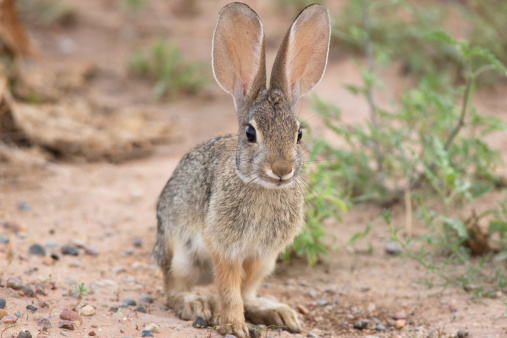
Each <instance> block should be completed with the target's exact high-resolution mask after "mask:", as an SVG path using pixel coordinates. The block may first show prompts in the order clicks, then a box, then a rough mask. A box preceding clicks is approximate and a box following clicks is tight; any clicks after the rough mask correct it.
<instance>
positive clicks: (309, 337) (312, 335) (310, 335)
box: [306, 332, 318, 338]
mask: <svg viewBox="0 0 507 338" xmlns="http://www.w3.org/2000/svg"><path fill="white" fill-rule="evenodd" d="M306 337H307V338H318V337H317V336H316V335H314V334H313V333H311V332H308V334H307V335H306Z"/></svg>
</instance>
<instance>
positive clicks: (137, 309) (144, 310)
mask: <svg viewBox="0 0 507 338" xmlns="http://www.w3.org/2000/svg"><path fill="white" fill-rule="evenodd" d="M134 312H142V313H146V309H145V308H144V307H142V306H141V305H139V306H138V307H136V308H135V309H134Z"/></svg>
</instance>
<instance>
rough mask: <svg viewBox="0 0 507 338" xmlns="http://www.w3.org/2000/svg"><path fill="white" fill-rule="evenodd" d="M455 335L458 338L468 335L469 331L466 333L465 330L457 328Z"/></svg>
mask: <svg viewBox="0 0 507 338" xmlns="http://www.w3.org/2000/svg"><path fill="white" fill-rule="evenodd" d="M456 336H457V337H458V338H466V337H469V336H470V333H468V332H467V331H464V330H459V331H458V333H457V334H456Z"/></svg>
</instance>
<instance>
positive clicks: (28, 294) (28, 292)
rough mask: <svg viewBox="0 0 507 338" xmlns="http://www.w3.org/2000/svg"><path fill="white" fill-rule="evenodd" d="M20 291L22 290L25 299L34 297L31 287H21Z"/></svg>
mask: <svg viewBox="0 0 507 338" xmlns="http://www.w3.org/2000/svg"><path fill="white" fill-rule="evenodd" d="M22 290H23V293H24V295H25V296H26V297H34V296H35V291H33V289H32V288H31V287H29V286H28V285H25V286H23V288H22Z"/></svg>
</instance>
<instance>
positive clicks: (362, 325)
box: [354, 319, 368, 330]
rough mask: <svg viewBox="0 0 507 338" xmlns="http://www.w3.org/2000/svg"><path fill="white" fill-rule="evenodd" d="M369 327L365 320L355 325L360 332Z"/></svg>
mask: <svg viewBox="0 0 507 338" xmlns="http://www.w3.org/2000/svg"><path fill="white" fill-rule="evenodd" d="M367 327H368V321H367V320H365V319H360V320H358V321H356V322H355V323H354V328H355V329H358V330H364V329H366V328H367Z"/></svg>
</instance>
